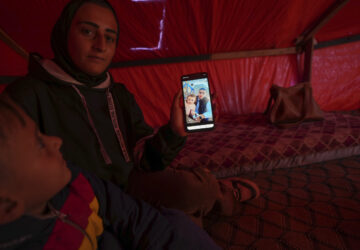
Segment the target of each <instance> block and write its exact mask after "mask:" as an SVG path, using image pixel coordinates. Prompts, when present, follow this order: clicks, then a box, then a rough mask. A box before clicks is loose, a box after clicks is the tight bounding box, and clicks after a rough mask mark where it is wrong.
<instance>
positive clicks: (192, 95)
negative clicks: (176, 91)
mask: <svg viewBox="0 0 360 250" xmlns="http://www.w3.org/2000/svg"><path fill="white" fill-rule="evenodd" d="M189 97H194V98H195V99H196V95H194V94H190V95H188V96H187V97H186V100H187V99H188V98H189Z"/></svg>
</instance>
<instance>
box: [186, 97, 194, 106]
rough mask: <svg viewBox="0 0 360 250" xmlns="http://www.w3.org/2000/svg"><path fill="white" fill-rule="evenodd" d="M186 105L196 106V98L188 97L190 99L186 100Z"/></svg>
mask: <svg viewBox="0 0 360 250" xmlns="http://www.w3.org/2000/svg"><path fill="white" fill-rule="evenodd" d="M186 103H187V104H194V103H195V98H194V97H192V96H188V97H187V98H186Z"/></svg>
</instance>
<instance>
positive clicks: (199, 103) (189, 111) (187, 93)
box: [181, 73, 214, 132]
mask: <svg viewBox="0 0 360 250" xmlns="http://www.w3.org/2000/svg"><path fill="white" fill-rule="evenodd" d="M181 83H182V90H183V96H184V113H185V127H186V130H187V131H188V132H195V131H199V130H209V129H212V128H214V116H213V112H212V105H211V95H210V87H209V80H208V75H207V73H196V74H191V75H185V76H182V77H181Z"/></svg>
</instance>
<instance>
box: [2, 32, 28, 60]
mask: <svg viewBox="0 0 360 250" xmlns="http://www.w3.org/2000/svg"><path fill="white" fill-rule="evenodd" d="M0 39H1V40H3V41H4V42H5V43H6V44H7V45H8V46H9V47H10V48H12V49H13V50H15V51H16V53H18V54H19V55H20V56H22V57H23V58H25V59H26V60H28V59H29V53H28V52H27V51H26V50H25V49H24V48H22V47H21V46H20V45H19V44H18V43H17V42H15V41H14V40H13V39H12V38H11V37H10V36H9V35H8V34H6V32H5V31H4V30H3V29H2V28H0Z"/></svg>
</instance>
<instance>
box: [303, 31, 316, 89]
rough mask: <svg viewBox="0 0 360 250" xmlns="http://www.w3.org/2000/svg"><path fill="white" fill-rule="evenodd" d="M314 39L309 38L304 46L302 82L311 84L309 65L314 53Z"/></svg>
mask: <svg viewBox="0 0 360 250" xmlns="http://www.w3.org/2000/svg"><path fill="white" fill-rule="evenodd" d="M314 43H315V39H314V38H311V39H309V40H308V41H307V43H306V44H305V52H304V75H303V81H304V82H310V83H311V65H312V56H313V51H314Z"/></svg>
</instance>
